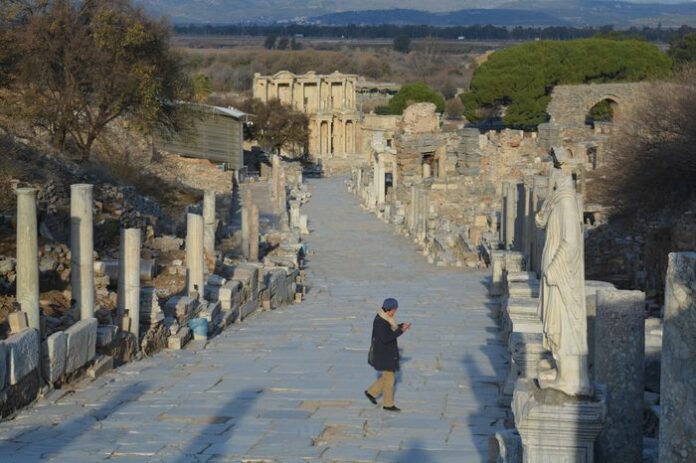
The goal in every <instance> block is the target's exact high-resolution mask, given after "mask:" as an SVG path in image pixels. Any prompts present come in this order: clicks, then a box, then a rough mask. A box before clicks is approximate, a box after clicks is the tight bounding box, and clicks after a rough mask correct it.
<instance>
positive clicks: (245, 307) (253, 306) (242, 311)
mask: <svg viewBox="0 0 696 463" xmlns="http://www.w3.org/2000/svg"><path fill="white" fill-rule="evenodd" d="M258 308H259V301H258V299H252V300H250V301H247V302H246V303H245V304H242V305H241V306H240V307H239V317H238V320H239V321H242V320H244V319H245V318H246V317H248V316H249V315H250V314H252V313H253V312H255V311H256V310H257V309H258Z"/></svg>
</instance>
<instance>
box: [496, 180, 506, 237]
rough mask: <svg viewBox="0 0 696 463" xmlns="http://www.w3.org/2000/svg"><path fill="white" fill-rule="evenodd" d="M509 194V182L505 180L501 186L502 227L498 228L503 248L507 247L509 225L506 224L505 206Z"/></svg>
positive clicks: (500, 221)
mask: <svg viewBox="0 0 696 463" xmlns="http://www.w3.org/2000/svg"><path fill="white" fill-rule="evenodd" d="M507 195H508V183H507V182H503V185H502V187H501V191H500V196H501V198H502V204H501V205H500V220H499V221H498V222H499V223H500V229H499V230H498V235H499V239H500V243H501V244H502V245H503V248H505V241H506V240H505V230H506V229H507V227H506V226H505V217H506V214H505V208H506V207H507Z"/></svg>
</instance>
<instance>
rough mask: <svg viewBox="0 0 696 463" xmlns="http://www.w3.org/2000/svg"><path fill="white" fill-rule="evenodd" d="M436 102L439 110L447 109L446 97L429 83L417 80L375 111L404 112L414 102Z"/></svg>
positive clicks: (386, 112) (384, 112)
mask: <svg viewBox="0 0 696 463" xmlns="http://www.w3.org/2000/svg"><path fill="white" fill-rule="evenodd" d="M424 102H430V103H434V104H435V106H436V108H437V111H438V112H440V113H442V112H444V111H445V99H444V98H442V95H440V94H439V93H437V92H436V91H435V90H433V89H432V88H431V87H429V86H428V85H426V84H424V83H421V82H417V83H415V84H407V85H404V86H403V87H401V90H399V93H397V94H396V95H394V97H392V99H391V100H389V104H388V105H387V106H386V107H384V106H382V107H379V108H377V109H376V110H375V111H376V112H377V114H403V112H404V110H405V109H406V108H407V107H409V106H410V105H412V104H413V103H424Z"/></svg>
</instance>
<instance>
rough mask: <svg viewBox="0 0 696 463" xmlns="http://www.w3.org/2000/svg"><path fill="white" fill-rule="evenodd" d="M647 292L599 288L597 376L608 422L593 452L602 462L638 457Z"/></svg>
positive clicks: (596, 337)
mask: <svg viewBox="0 0 696 463" xmlns="http://www.w3.org/2000/svg"><path fill="white" fill-rule="evenodd" d="M644 313H645V294H644V293H642V292H641V291H617V290H611V289H610V290H599V291H597V318H596V321H595V327H596V336H595V349H594V352H595V354H596V355H595V365H594V373H595V380H596V381H597V382H598V383H600V384H603V385H604V386H605V387H606V394H607V420H606V424H605V425H604V428H603V429H602V432H601V433H600V435H599V437H598V439H597V445H596V448H595V451H596V452H595V456H596V459H597V461H601V462H605V463H624V462H630V461H641V458H642V454H643V390H644V385H645V384H644V383H645V382H644V379H643V373H644V359H645V323H644V321H643V319H644V318H645V316H644Z"/></svg>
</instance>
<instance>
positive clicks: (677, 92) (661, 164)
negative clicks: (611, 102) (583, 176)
mask: <svg viewBox="0 0 696 463" xmlns="http://www.w3.org/2000/svg"><path fill="white" fill-rule="evenodd" d="M695 111H696V70H694V69H693V68H689V69H686V70H685V71H684V72H683V73H681V74H680V75H679V76H678V79H677V81H676V82H674V83H654V84H653V85H652V86H651V87H650V88H649V89H648V90H647V91H646V92H644V93H643V94H641V98H640V101H639V103H638V106H637V107H635V108H634V110H633V111H631V112H630V113H627V114H625V115H624V114H622V122H621V124H618V125H617V126H616V130H615V132H614V133H613V134H612V136H611V138H610V140H609V145H608V150H607V153H606V155H605V156H603V158H604V165H603V166H602V168H601V170H598V171H597V172H600V173H601V176H599V178H597V179H593V180H592V185H593V188H592V189H591V190H590V194H591V197H590V200H591V201H592V202H596V203H598V204H604V205H606V206H607V207H609V208H610V211H611V213H612V215H616V216H626V217H649V218H650V220H656V219H658V218H660V217H663V218H664V217H665V215H664V214H660V212H669V211H676V212H677V213H676V214H667V216H671V217H672V218H679V217H680V216H681V212H682V208H683V207H685V206H686V207H689V206H690V207H691V208H692V209H693V208H694V205H695V204H696V202H694V201H696V182H695V181H694V178H696V156H695V155H694V150H693V147H694V145H695V144H696V119H694V118H693V114H694V112H695Z"/></svg>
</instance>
